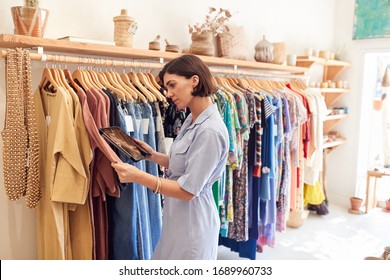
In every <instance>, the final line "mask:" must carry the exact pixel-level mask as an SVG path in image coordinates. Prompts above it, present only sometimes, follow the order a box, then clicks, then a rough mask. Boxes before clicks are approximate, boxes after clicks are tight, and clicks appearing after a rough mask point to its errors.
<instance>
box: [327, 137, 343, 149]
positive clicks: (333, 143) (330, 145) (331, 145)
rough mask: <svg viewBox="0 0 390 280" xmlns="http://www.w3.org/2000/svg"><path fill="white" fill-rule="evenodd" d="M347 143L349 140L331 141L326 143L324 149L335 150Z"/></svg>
mask: <svg viewBox="0 0 390 280" xmlns="http://www.w3.org/2000/svg"><path fill="white" fill-rule="evenodd" d="M346 142H347V140H345V139H337V140H335V141H330V142H326V143H324V146H323V148H324V149H330V148H335V147H338V146H340V145H342V144H344V143H346Z"/></svg>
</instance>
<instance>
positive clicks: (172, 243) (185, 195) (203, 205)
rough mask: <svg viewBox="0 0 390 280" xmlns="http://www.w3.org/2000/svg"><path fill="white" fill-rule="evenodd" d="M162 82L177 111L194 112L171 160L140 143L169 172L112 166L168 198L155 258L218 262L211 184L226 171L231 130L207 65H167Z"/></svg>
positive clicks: (189, 61)
mask: <svg viewBox="0 0 390 280" xmlns="http://www.w3.org/2000/svg"><path fill="white" fill-rule="evenodd" d="M160 80H161V81H162V82H163V85H164V87H165V89H166V91H167V97H168V98H170V99H172V101H173V102H174V103H175V105H176V107H177V108H178V109H184V108H186V107H188V108H189V109H190V111H191V114H189V116H188V117H187V118H186V120H185V122H184V123H183V125H182V127H181V129H180V132H179V134H178V135H177V137H176V139H175V141H174V142H173V144H172V146H171V150H170V153H169V156H168V155H166V154H162V153H159V152H156V151H154V150H153V149H152V148H151V147H150V146H148V145H147V144H146V143H144V142H142V141H137V142H138V143H139V144H140V145H141V146H142V147H143V148H144V149H146V150H147V151H148V152H149V153H150V154H151V157H149V158H148V160H150V161H152V162H155V163H157V164H159V165H160V166H164V167H167V168H168V177H169V179H162V178H159V177H157V178H156V176H153V175H150V174H148V173H146V172H143V171H141V170H139V169H137V168H136V167H134V166H132V165H129V164H125V163H120V164H118V163H113V164H112V166H113V167H114V168H115V170H116V172H117V173H118V177H119V179H120V181H121V182H137V183H139V184H142V185H144V186H146V187H147V188H149V189H152V190H153V191H154V192H155V193H161V194H163V195H164V196H165V201H164V213H163V225H162V233H161V238H160V240H159V242H158V244H157V246H156V249H155V252H154V254H153V257H152V259H216V257H217V248H218V232H219V227H220V221H219V215H218V210H217V207H216V205H215V202H214V199H213V194H212V189H211V188H212V184H213V183H214V182H215V181H216V180H217V179H219V178H220V177H221V174H222V172H223V171H224V170H225V165H226V159H227V155H228V132H227V129H226V126H225V124H224V123H223V121H222V119H221V116H220V114H219V112H218V109H217V106H216V105H215V104H213V103H212V100H211V98H210V97H209V96H210V95H211V94H213V93H214V92H215V90H216V89H215V87H214V85H213V82H212V76H211V73H210V70H209V69H208V67H207V66H206V65H205V64H204V63H203V62H202V61H201V60H200V59H199V58H198V57H196V56H194V55H184V56H181V57H178V58H176V59H174V60H172V61H170V62H169V63H168V64H166V65H165V66H164V68H163V69H162V71H161V72H160Z"/></svg>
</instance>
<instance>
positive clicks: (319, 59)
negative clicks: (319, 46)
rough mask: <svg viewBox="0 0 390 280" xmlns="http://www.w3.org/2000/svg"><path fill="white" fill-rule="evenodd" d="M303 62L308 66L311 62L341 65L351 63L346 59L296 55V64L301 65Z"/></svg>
mask: <svg viewBox="0 0 390 280" xmlns="http://www.w3.org/2000/svg"><path fill="white" fill-rule="evenodd" d="M303 64H305V65H310V66H308V67H309V68H310V67H311V66H312V65H313V64H319V65H323V66H343V67H349V66H351V63H349V62H346V61H341V60H334V59H333V60H332V59H325V58H322V57H316V56H298V57H297V65H298V66H302V65H303ZM303 67H307V66H303Z"/></svg>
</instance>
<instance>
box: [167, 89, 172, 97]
mask: <svg viewBox="0 0 390 280" xmlns="http://www.w3.org/2000/svg"><path fill="white" fill-rule="evenodd" d="M165 95H166V96H167V97H168V98H171V97H172V96H173V93H172V91H170V90H166V91H165Z"/></svg>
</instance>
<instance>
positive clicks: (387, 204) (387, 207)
mask: <svg viewBox="0 0 390 280" xmlns="http://www.w3.org/2000/svg"><path fill="white" fill-rule="evenodd" d="M386 210H388V211H390V199H388V200H386ZM389 252H390V247H389Z"/></svg>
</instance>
